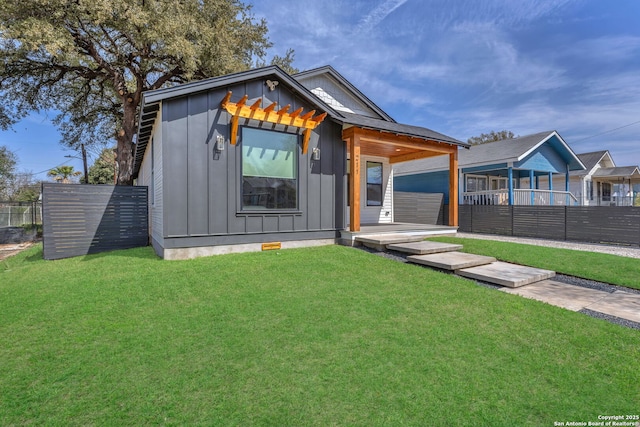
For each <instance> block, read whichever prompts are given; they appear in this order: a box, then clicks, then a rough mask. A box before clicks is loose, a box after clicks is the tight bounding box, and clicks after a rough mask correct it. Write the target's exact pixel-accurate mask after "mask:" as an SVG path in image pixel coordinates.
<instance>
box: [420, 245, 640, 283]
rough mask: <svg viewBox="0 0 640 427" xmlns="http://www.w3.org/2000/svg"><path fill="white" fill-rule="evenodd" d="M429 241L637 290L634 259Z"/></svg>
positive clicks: (639, 278) (639, 265) (638, 264)
mask: <svg viewBox="0 0 640 427" xmlns="http://www.w3.org/2000/svg"><path fill="white" fill-rule="evenodd" d="M429 240H435V241H438V242H447V243H458V244H461V245H464V248H463V252H468V253H474V254H478V255H489V256H493V257H495V258H497V259H499V260H501V261H507V262H512V263H516V264H522V265H528V266H531V267H538V268H544V269H547V270H553V271H555V272H557V273H562V274H567V275H570V276H576V277H582V278H585V279H591V280H597V281H600V282H605V283H611V284H614V285H621V286H627V287H630V288H635V289H640V260H638V259H636V258H628V257H622V256H618V255H610V254H603V253H596V252H585V251H576V250H572V249H559V248H548V247H543V246H535V245H524V244H521V243H511V242H499V241H493V240H480V239H469V238H460V237H434V238H431V239H429Z"/></svg>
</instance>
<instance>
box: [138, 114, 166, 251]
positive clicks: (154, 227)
mask: <svg viewBox="0 0 640 427" xmlns="http://www.w3.org/2000/svg"><path fill="white" fill-rule="evenodd" d="M161 119H162V112H161V111H160V112H158V120H157V122H156V126H154V128H153V132H152V134H153V137H152V138H151V140H150V142H149V144H147V148H146V150H145V154H144V157H143V160H142V163H141V165H140V173H139V178H138V183H139V184H140V185H145V186H147V187H148V188H149V229H150V230H149V234H150V236H151V237H152V243H154V242H160V241H161V240H162V238H163V214H162V212H163V209H162V208H163V195H164V193H163V191H162V184H163V180H162V170H163V167H162V144H161V143H160V141H162V127H161V126H159V125H158V123H161ZM154 244H156V243H154Z"/></svg>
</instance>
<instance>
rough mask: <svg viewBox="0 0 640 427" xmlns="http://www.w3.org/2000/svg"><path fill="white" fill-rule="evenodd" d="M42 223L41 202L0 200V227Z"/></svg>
mask: <svg viewBox="0 0 640 427" xmlns="http://www.w3.org/2000/svg"><path fill="white" fill-rule="evenodd" d="M37 224H42V202H2V201H0V228H4V227H22V226H25V225H32V226H33V225H37Z"/></svg>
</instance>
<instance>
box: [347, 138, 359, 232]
mask: <svg viewBox="0 0 640 427" xmlns="http://www.w3.org/2000/svg"><path fill="white" fill-rule="evenodd" d="M349 157H350V162H349V168H350V171H349V172H350V173H349V180H350V182H349V204H350V205H351V210H350V211H349V222H350V224H349V229H350V230H351V231H360V169H361V168H360V135H358V132H353V137H352V138H351V144H350V145H349Z"/></svg>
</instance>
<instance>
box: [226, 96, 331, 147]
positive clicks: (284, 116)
mask: <svg viewBox="0 0 640 427" xmlns="http://www.w3.org/2000/svg"><path fill="white" fill-rule="evenodd" d="M248 99H249V95H244V96H243V97H242V99H240V101H238V102H231V91H229V92H227V94H226V95H225V97H224V98H223V99H222V102H221V103H220V107H222V108H223V109H224V110H226V111H227V112H228V113H229V114H231V137H230V143H231V145H236V142H237V139H238V120H239V119H240V118H241V117H242V118H245V119H253V120H258V121H260V122H267V123H275V124H281V125H285V126H293V127H297V128H300V129H304V132H303V141H302V154H306V153H307V150H308V148H309V138H310V137H311V131H312V130H313V129H315V128H316V127H317V126H318V125H319V124H320V123H322V121H323V120H324V119H325V117H327V113H322V114H318V115H317V116H315V117H314V114H315V113H316V110H311V111H308V112H306V113H304V114H303V108H302V107H300V108H298V109H297V110H295V111H293V112H291V113H289V109H290V108H291V105H290V104H287V105H285V106H284V107H282V108H280V110H278V111H276V107H277V106H278V103H277V102H273V103H271V104H270V105H269V106H267V107H266V108H262V107H261V105H262V98H259V99H258V100H256V101H255V102H254V103H253V104H251V105H246V103H247V100H248Z"/></svg>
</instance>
